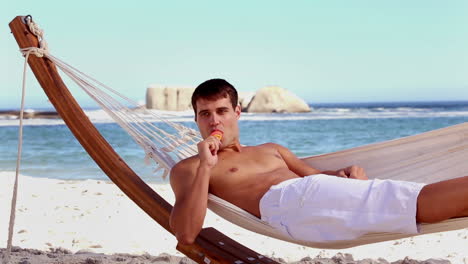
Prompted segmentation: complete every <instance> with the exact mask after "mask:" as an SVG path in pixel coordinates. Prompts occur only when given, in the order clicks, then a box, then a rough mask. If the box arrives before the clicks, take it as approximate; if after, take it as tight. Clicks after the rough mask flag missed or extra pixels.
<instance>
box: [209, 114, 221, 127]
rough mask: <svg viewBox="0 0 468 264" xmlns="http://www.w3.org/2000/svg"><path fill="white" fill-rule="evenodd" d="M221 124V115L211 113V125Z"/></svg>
mask: <svg viewBox="0 0 468 264" xmlns="http://www.w3.org/2000/svg"><path fill="white" fill-rule="evenodd" d="M217 124H219V116H218V115H217V114H213V115H211V119H210V125H217Z"/></svg>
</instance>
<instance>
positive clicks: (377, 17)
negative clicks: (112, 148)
mask: <svg viewBox="0 0 468 264" xmlns="http://www.w3.org/2000/svg"><path fill="white" fill-rule="evenodd" d="M130 2H132V3H130ZM467 13H468V2H467V1H420V0H415V1H190V2H189V1H125V2H124V1H122V2H119V1H90V0H83V1H47V0H44V1H29V0H23V1H7V3H6V7H5V3H4V4H3V7H2V9H0V52H1V53H0V58H2V59H1V60H0V72H1V75H0V94H1V96H0V109H5V108H18V107H19V105H20V91H21V74H22V63H23V60H22V56H21V55H20V53H19V51H18V46H17V44H16V42H15V40H14V38H13V36H12V35H11V34H10V30H9V28H8V23H9V22H10V21H11V20H12V19H13V18H14V17H15V16H17V15H27V14H31V15H32V16H33V19H34V20H35V21H36V22H37V23H38V24H39V25H40V26H41V27H42V28H43V29H44V31H45V38H46V40H47V41H48V43H49V46H50V51H51V53H53V54H54V55H55V56H57V57H59V58H62V59H63V60H65V61H67V62H68V63H70V64H72V65H74V66H75V67H77V68H79V69H80V70H82V71H84V72H86V73H88V74H90V75H91V76H93V77H95V78H97V79H98V80H100V81H101V82H103V83H105V84H107V85H109V86H111V87H112V88H114V89H116V90H118V91H120V92H121V93H123V94H125V95H127V96H129V97H130V98H132V99H134V100H144V96H145V91H146V87H147V86H148V85H150V84H159V85H169V86H184V87H185V86H192V87H195V86H196V85H198V84H199V83H201V82H203V81H204V80H206V79H210V78H215V77H220V78H225V79H227V80H228V81H229V82H231V83H232V84H233V85H234V86H236V87H237V88H238V90H239V91H255V90H257V89H259V88H261V87H264V86H266V85H279V86H281V87H283V88H286V89H288V90H290V91H292V92H294V93H295V94H297V95H299V96H300V97H302V98H303V99H305V100H306V101H308V102H312V103H314V102H373V101H377V102H379V101H434V100H437V101H438V100H468V16H467V15H466V14H467ZM27 89H28V91H27V99H26V104H27V105H28V106H29V107H47V106H49V105H48V103H47V99H46V97H45V95H44V94H43V92H42V90H41V89H40V87H39V86H38V84H37V82H36V80H35V78H34V76H33V75H32V74H29V79H28V88H27ZM78 97H79V99H80V101H81V102H82V104H83V105H84V106H86V105H87V104H88V103H87V102H88V101H87V100H88V99H86V98H81V96H80V95H78Z"/></svg>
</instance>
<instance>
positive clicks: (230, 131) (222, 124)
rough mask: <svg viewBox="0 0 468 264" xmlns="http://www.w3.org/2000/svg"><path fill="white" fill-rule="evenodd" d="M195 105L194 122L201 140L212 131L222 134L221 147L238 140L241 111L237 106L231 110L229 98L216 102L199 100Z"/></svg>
mask: <svg viewBox="0 0 468 264" xmlns="http://www.w3.org/2000/svg"><path fill="white" fill-rule="evenodd" d="M196 104H197V113H196V117H195V121H196V122H197V125H198V129H199V130H200V133H201V135H202V137H203V138H207V137H208V136H210V134H211V132H213V130H216V129H217V130H221V131H222V132H223V139H222V140H221V142H222V146H226V145H229V144H231V143H232V141H233V140H236V139H237V140H238V139H239V126H238V120H239V117H240V112H241V111H240V107H239V106H236V108H235V109H233V108H232V105H231V100H230V99H229V97H228V98H220V99H216V100H207V99H203V98H200V99H198V100H197V102H196Z"/></svg>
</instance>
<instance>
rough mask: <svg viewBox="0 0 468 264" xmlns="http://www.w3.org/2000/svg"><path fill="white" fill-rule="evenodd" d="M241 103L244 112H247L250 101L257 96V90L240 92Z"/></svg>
mask: <svg viewBox="0 0 468 264" xmlns="http://www.w3.org/2000/svg"><path fill="white" fill-rule="evenodd" d="M238 96H239V104H240V106H241V109H242V112H247V108H248V107H249V104H250V102H251V101H252V99H253V98H254V96H255V92H239V93H238Z"/></svg>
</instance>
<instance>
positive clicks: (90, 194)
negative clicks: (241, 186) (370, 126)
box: [0, 172, 468, 264]
mask: <svg viewBox="0 0 468 264" xmlns="http://www.w3.org/2000/svg"><path fill="white" fill-rule="evenodd" d="M13 182H14V173H13V172H0V215H2V217H0V248H5V247H6V241H7V234H8V220H9V217H8V216H9V212H10V203H11V193H12V186H13ZM151 187H152V188H153V189H154V190H155V191H156V192H158V193H159V194H161V195H162V196H163V197H164V198H165V199H166V200H168V201H169V202H170V203H172V202H173V200H174V197H173V195H172V191H171V189H170V187H169V185H164V184H152V185H151ZM205 226H206V227H208V226H213V227H215V228H218V229H220V230H222V231H223V233H225V234H227V235H228V236H230V237H231V238H233V239H234V240H236V241H239V242H241V243H242V244H244V245H245V246H247V247H250V248H252V249H253V250H255V251H257V252H259V253H261V254H264V255H267V256H270V257H273V258H277V259H281V260H282V261H285V262H297V261H300V260H304V259H305V260H310V258H329V259H332V258H333V257H335V258H336V256H348V257H350V256H351V257H352V258H354V260H365V259H373V260H375V261H376V260H378V259H379V258H381V259H385V260H386V261H388V262H395V261H399V260H404V259H405V258H407V257H408V258H411V259H414V260H418V261H424V260H428V259H433V260H438V261H442V262H437V263H449V262H448V261H450V262H451V263H462V264H468V229H462V230H457V231H451V232H444V233H436V234H430V235H424V236H417V237H412V238H407V239H402V240H395V241H388V242H382V243H376V244H371V245H366V246H360V247H355V248H350V249H344V250H322V249H315V248H307V247H303V246H299V245H295V244H291V243H287V242H283V241H279V240H276V239H272V238H268V237H265V236H263V235H258V234H254V233H252V232H250V231H247V230H244V229H242V228H240V227H237V226H235V225H233V224H231V223H229V222H227V221H225V220H224V219H222V218H220V217H218V216H217V215H215V214H213V213H211V212H208V215H207V218H206V220H205ZM176 244H177V243H176V240H175V238H174V237H173V236H172V235H171V234H170V233H168V232H167V231H165V230H164V229H163V228H162V227H160V226H159V225H157V223H155V222H154V221H153V220H152V219H151V218H150V217H149V216H147V215H146V214H145V213H144V212H143V211H142V210H141V209H139V208H138V207H137V206H136V205H134V204H133V203H132V202H131V201H130V200H129V199H128V198H127V197H126V196H125V195H124V194H123V193H122V192H121V191H120V190H119V189H118V188H117V187H116V186H115V185H114V184H112V183H111V182H108V181H98V180H86V181H69V180H56V179H43V178H33V177H28V176H21V177H20V182H19V194H18V204H17V212H16V223H15V229H14V242H13V245H14V246H16V247H18V248H17V249H16V253H18V254H19V252H21V249H32V250H30V251H27V252H23V253H24V255H26V256H32V257H31V258H30V259H29V260H28V261H29V262H24V263H47V261H46V262H41V260H40V259H39V258H40V257H41V256H42V257H44V256H47V254H51V255H53V254H58V255H59V256H62V258H65V257H64V256H65V255H69V257H70V256H71V259H70V260H68V261H65V262H63V263H73V262H72V260H73V259H75V261H77V262H76V263H88V262H86V259H87V258H89V255H86V254H91V256H94V255H98V256H100V257H101V259H102V260H101V261H100V262H89V263H114V262H110V261H111V260H112V259H113V258H114V259H113V260H112V261H114V260H115V259H120V261H118V260H115V261H116V262H115V263H158V261H162V262H168V261H169V262H172V263H179V262H181V261H182V262H188V261H189V260H188V259H185V258H184V256H183V255H182V254H181V253H180V252H178V251H177V250H176V249H175V247H176ZM34 250H36V251H34ZM34 252H36V254H34ZM38 252H42V253H41V254H39V253H38ZM83 254H84V255H83ZM102 254H106V255H102ZM111 254H120V255H114V256H113V257H111ZM129 254H130V255H129ZM345 254H351V255H345ZM79 255H81V259H79V258H80V256H79ZM34 256H36V257H34ZM103 256H108V257H107V259H103ZM56 258H57V257H56ZM138 258H140V260H136V259H138ZM20 259H21V258H20ZM123 259H125V260H123ZM145 259H146V260H145ZM157 259H158V260H157ZM17 260H18V259H17ZM130 260H132V261H134V262H129V261H130ZM143 260H145V261H148V262H144V261H143ZM34 261H36V262H34ZM79 261H83V262H79ZM106 261H107V262H106ZM306 262H307V261H306ZM18 263H19V262H18ZM330 263H335V262H330ZM343 263H344V262H343ZM367 263H371V262H367ZM372 263H380V262H372ZM382 263H385V262H382ZM408 263H409V262H408ZM431 263H435V262H431Z"/></svg>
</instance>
